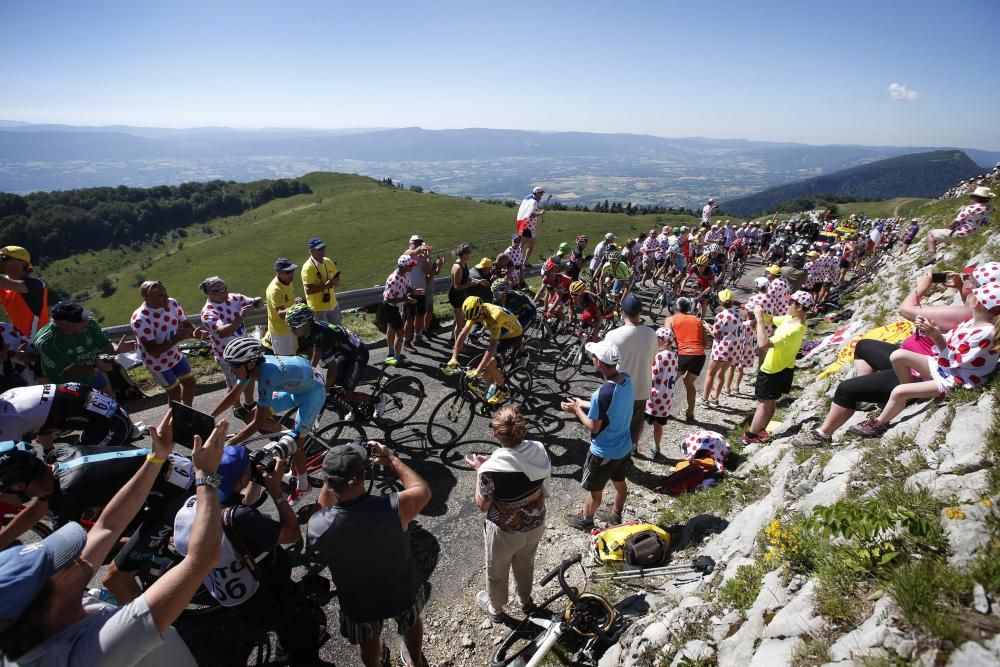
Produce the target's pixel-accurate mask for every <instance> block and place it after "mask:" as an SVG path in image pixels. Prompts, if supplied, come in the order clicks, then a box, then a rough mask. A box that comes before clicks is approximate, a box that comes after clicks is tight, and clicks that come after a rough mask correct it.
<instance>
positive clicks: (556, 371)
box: [552, 343, 583, 384]
mask: <svg viewBox="0 0 1000 667" xmlns="http://www.w3.org/2000/svg"><path fill="white" fill-rule="evenodd" d="M582 363H583V345H581V344H580V343H577V344H576V345H570V346H568V347H564V348H563V349H562V352H560V353H559V358H558V359H556V365H555V367H554V368H553V369H552V376H553V377H554V378H555V380H556V382H558V383H559V384H567V383H568V382H569V381H570V380H572V379H573V378H575V377H576V374H577V373H579V372H580V365H581V364H582Z"/></svg>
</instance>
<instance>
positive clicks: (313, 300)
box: [302, 237, 341, 325]
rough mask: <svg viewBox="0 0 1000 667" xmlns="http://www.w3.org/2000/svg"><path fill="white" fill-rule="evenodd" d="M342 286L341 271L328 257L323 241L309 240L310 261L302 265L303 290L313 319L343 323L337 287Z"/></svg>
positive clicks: (317, 239)
mask: <svg viewBox="0 0 1000 667" xmlns="http://www.w3.org/2000/svg"><path fill="white" fill-rule="evenodd" d="M339 284H340V271H338V270H337V265H336V264H334V263H333V260H332V259H330V258H329V257H327V256H326V244H325V243H323V240H322V239H319V238H315V237H314V238H311V239H309V259H307V260H306V261H305V262H304V263H303V264H302V289H304V290H305V292H306V301H307V302H308V303H309V307H310V308H312V311H313V319H316V320H321V321H323V322H329V323H330V324H337V325H339V324H340V323H341V317H340V306H339V305H337V293H336V291H335V289H334V288H335V287H337V285H339Z"/></svg>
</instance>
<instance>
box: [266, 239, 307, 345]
mask: <svg viewBox="0 0 1000 667" xmlns="http://www.w3.org/2000/svg"><path fill="white" fill-rule="evenodd" d="M297 268H299V265H298V264H295V263H294V262H292V260H290V259H288V258H287V257H279V258H278V259H276V260H274V273H275V276H274V280H272V281H271V284H270V285H268V286H267V292H265V299H266V300H267V334H266V335H265V336H264V342H265V343H268V344H270V346H271V349H272V350H274V353H275V354H276V355H277V356H279V357H289V356H291V355H293V354H295V347H296V339H295V334H293V333H292V330H291V329H290V328H289V326H288V325H287V324H285V311H286V310H288V309H289V308H291V306H292V304H294V303H295V288H294V287H292V279H293V278H294V277H295V269H297Z"/></svg>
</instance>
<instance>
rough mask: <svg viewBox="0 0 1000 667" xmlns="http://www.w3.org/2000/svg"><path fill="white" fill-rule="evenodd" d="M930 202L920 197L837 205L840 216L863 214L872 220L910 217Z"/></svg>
mask: <svg viewBox="0 0 1000 667" xmlns="http://www.w3.org/2000/svg"><path fill="white" fill-rule="evenodd" d="M929 201H931V200H930V199H922V198H920V197H896V198H895V199H886V200H884V201H861V202H851V203H847V204H837V208H838V209H839V210H840V216H841V217H842V218H843V217H846V216H848V215H850V214H851V213H864V214H865V215H867V216H869V217H873V218H887V217H890V216H895V215H898V216H900V217H902V218H905V217H912V216H913V214H914V212H915V211H917V210H918V209H919V208H920V207H921V206H923V205H924V204H926V203H927V202H929Z"/></svg>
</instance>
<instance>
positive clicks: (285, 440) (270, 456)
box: [250, 435, 298, 484]
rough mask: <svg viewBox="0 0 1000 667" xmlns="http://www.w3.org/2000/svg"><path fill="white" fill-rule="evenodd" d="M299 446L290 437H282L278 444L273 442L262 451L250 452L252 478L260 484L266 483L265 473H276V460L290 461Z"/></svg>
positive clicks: (261, 449)
mask: <svg viewBox="0 0 1000 667" xmlns="http://www.w3.org/2000/svg"><path fill="white" fill-rule="evenodd" d="M296 449H298V444H297V443H296V442H295V438H294V437H292V436H290V435H283V436H281V437H280V438H279V439H278V441H277V442H272V443H269V444H268V445H266V446H265V447H262V448H260V449H255V450H254V451H252V452H250V477H251V478H252V479H253V481H255V482H257V483H258V484H262V483H263V482H264V472H265V471H267V472H274V468H275V460H276V459H285V460H288V457H290V456H291V455H292V454H294V453H295V450H296Z"/></svg>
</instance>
